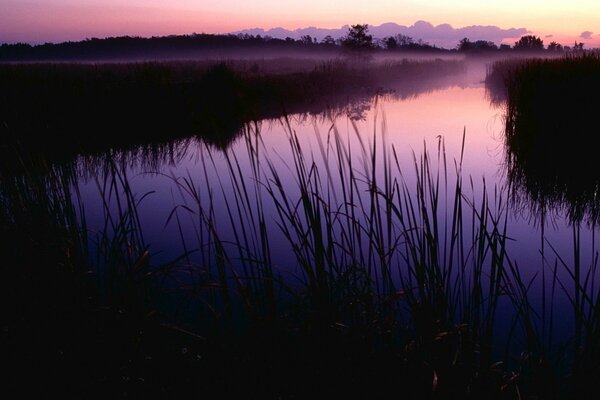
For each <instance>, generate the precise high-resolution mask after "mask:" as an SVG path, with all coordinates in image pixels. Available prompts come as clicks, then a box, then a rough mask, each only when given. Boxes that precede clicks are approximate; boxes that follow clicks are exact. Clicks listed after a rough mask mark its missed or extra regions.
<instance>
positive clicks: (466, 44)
mask: <svg viewBox="0 0 600 400" xmlns="http://www.w3.org/2000/svg"><path fill="white" fill-rule="evenodd" d="M472 46H473V43H471V41H470V40H469V38H462V39H460V42H458V46H457V49H458V50H459V51H469V50H471V48H472Z"/></svg>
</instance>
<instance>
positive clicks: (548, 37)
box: [544, 35, 554, 39]
mask: <svg viewBox="0 0 600 400" xmlns="http://www.w3.org/2000/svg"><path fill="white" fill-rule="evenodd" d="M544 37H545V38H546V39H550V38H551V37H554V35H546V36H544Z"/></svg>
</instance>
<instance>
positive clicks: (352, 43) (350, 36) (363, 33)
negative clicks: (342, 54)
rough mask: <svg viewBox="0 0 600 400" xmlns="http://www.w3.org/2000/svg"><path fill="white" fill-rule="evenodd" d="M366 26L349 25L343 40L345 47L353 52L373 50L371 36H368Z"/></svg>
mask: <svg viewBox="0 0 600 400" xmlns="http://www.w3.org/2000/svg"><path fill="white" fill-rule="evenodd" d="M368 32H369V25H368V24H356V25H351V26H350V28H348V33H347V35H346V37H345V38H344V40H343V42H342V43H343V44H344V46H345V47H347V48H349V49H353V50H368V49H371V48H373V36H371V35H368Z"/></svg>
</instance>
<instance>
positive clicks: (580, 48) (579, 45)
mask: <svg viewBox="0 0 600 400" xmlns="http://www.w3.org/2000/svg"><path fill="white" fill-rule="evenodd" d="M573 51H583V42H579V43H577V42H575V44H574V45H573Z"/></svg>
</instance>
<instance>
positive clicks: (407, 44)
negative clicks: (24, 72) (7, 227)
mask: <svg viewBox="0 0 600 400" xmlns="http://www.w3.org/2000/svg"><path fill="white" fill-rule="evenodd" d="M257 48H261V49H264V50H282V49H288V50H302V49H304V50H306V49H310V50H316V49H318V50H322V51H332V50H334V51H338V50H345V51H355V52H365V51H376V50H377V51H402V50H408V51H429V52H456V51H458V52H489V51H513V50H514V51H522V50H529V51H551V52H563V51H572V50H575V51H577V50H583V43H577V42H575V44H574V46H573V47H569V46H562V45H561V44H559V43H556V42H551V43H550V44H548V46H547V47H544V43H543V41H542V39H540V38H539V37H537V36H533V35H526V36H523V37H522V38H520V39H519V40H518V41H517V42H515V45H514V46H512V47H511V46H510V45H508V44H501V45H499V46H498V45H496V44H495V43H494V42H491V41H485V40H474V41H472V40H471V39H468V38H464V39H462V40H460V42H459V43H458V45H457V46H456V48H454V49H445V48H441V47H437V46H435V45H431V44H429V43H427V42H425V41H423V40H421V39H414V38H412V37H410V36H407V35H403V34H398V35H394V36H387V37H384V38H374V37H373V36H372V35H370V34H369V25H368V24H356V25H351V26H350V27H349V28H348V31H347V33H346V35H344V36H343V37H341V38H337V39H336V38H333V37H332V36H329V35H328V36H325V37H324V38H323V39H321V40H317V38H315V37H312V36H310V35H304V36H302V37H300V38H299V39H294V38H291V37H287V38H285V39H278V38H273V37H270V36H268V35H264V36H261V35H250V34H237V35H235V34H225V35H213V34H197V33H193V34H191V35H170V36H153V37H150V38H143V37H135V36H119V37H109V38H104V39H99V38H91V39H86V40H83V41H77V42H63V43H44V44H40V45H31V44H27V43H16V44H2V45H0V61H31V60H70V59H119V58H153V57H158V58H170V57H172V58H177V57H181V56H182V55H187V54H189V55H190V56H194V55H196V54H206V53H208V54H210V51H212V50H225V51H226V50H231V51H239V50H244V49H247V50H250V51H252V50H255V49H257Z"/></svg>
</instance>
